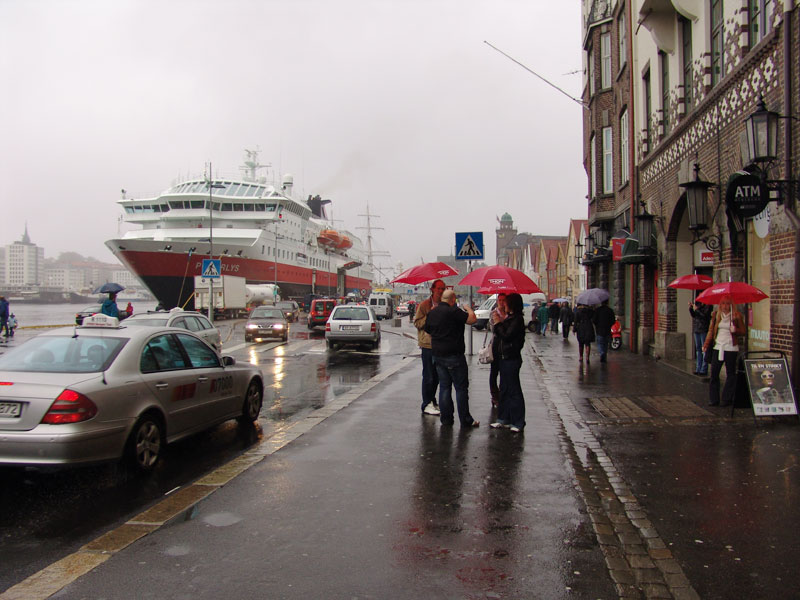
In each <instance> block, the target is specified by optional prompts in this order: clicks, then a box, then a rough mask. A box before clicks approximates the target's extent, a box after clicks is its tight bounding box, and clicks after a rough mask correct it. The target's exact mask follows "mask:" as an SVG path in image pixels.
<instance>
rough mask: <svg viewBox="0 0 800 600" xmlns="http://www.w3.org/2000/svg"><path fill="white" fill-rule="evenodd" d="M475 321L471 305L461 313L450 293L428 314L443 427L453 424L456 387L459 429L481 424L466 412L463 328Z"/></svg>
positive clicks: (426, 326)
mask: <svg viewBox="0 0 800 600" xmlns="http://www.w3.org/2000/svg"><path fill="white" fill-rule="evenodd" d="M477 320H478V319H477V317H476V316H475V313H474V312H473V311H472V308H471V307H470V306H468V305H464V309H463V310H462V309H461V308H459V307H458V306H456V294H455V292H454V291H453V290H445V292H444V294H442V302H441V304H439V305H438V306H437V307H436V308H434V309H433V310H432V311H431V312H430V313H428V318H427V321H426V323H425V331H427V332H428V333H429V334H430V336H431V350H432V352H433V364H434V365H436V373H437V374H438V375H439V410H440V411H441V413H442V414H441V417H440V419H441V422H442V425H452V424H453V421H454V410H453V390H452V388H453V387H455V388H456V404H457V405H458V420H459V422H460V423H461V427H477V426H478V425H480V423H479V422H478V421H476V420H475V419H473V418H472V415H471V414H470V412H469V368H468V367H467V360H466V358H464V350H465V348H464V325H472V324H473V323H474V322H475V321H477Z"/></svg>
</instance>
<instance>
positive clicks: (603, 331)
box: [592, 300, 617, 362]
mask: <svg viewBox="0 0 800 600" xmlns="http://www.w3.org/2000/svg"><path fill="white" fill-rule="evenodd" d="M616 320H617V316H616V315H615V314H614V309H612V308H611V307H610V306H609V305H608V300H604V301H603V303H602V304H601V305H600V307H599V308H597V310H595V311H594V317H592V321H594V330H595V335H596V337H597V351H598V352H599V353H600V362H606V354H608V340H609V338H610V337H611V326H612V325H614V321H616Z"/></svg>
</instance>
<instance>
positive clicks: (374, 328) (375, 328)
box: [369, 323, 378, 333]
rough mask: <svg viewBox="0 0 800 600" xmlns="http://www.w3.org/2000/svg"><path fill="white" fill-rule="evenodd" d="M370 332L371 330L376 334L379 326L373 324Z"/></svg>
mask: <svg viewBox="0 0 800 600" xmlns="http://www.w3.org/2000/svg"><path fill="white" fill-rule="evenodd" d="M369 330H370V331H371V332H372V333H375V332H376V331H377V330H378V326H377V325H376V324H375V323H372V324H371V325H370V326H369Z"/></svg>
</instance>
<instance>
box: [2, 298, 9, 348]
mask: <svg viewBox="0 0 800 600" xmlns="http://www.w3.org/2000/svg"><path fill="white" fill-rule="evenodd" d="M3 329H5V330H6V333H5V337H6V339H8V338H9V335H8V300H6V297H5V296H0V335H3Z"/></svg>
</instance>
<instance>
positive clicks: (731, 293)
mask: <svg viewBox="0 0 800 600" xmlns="http://www.w3.org/2000/svg"><path fill="white" fill-rule="evenodd" d="M725 298H730V300H731V302H732V303H733V304H748V303H750V302H760V301H761V300H763V299H764V298H769V296H767V295H766V294H765V293H764V292H762V291H761V290H760V289H758V288H757V287H754V286H752V285H750V284H747V283H744V282H742V281H726V282H723V283H716V284H714V285H712V286H711V287H710V288H708V289H707V290H706V291H704V292H703V293H702V294H700V295H699V296H698V297H697V300H698V301H699V302H703V303H704V304H719V303H720V302H721V301H722V300H723V299H725Z"/></svg>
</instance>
